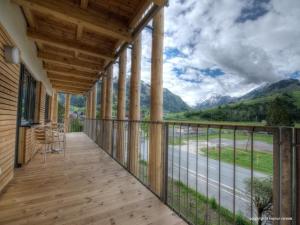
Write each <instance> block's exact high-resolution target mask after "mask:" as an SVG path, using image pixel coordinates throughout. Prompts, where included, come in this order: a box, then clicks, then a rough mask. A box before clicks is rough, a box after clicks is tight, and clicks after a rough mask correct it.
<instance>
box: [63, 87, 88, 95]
mask: <svg viewBox="0 0 300 225" xmlns="http://www.w3.org/2000/svg"><path fill="white" fill-rule="evenodd" d="M57 92H60V93H66V94H72V95H84V94H85V93H86V91H76V90H68V89H63V88H62V89H58V90H57Z"/></svg>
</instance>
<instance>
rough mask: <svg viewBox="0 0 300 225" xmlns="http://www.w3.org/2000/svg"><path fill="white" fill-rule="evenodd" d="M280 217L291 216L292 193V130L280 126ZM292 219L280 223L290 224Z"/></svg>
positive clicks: (283, 224) (282, 224)
mask: <svg viewBox="0 0 300 225" xmlns="http://www.w3.org/2000/svg"><path fill="white" fill-rule="evenodd" d="M281 141H282V148H281V217H282V218H291V217H292V193H293V191H292V190H293V189H292V187H293V185H292V184H293V182H292V174H293V172H292V171H293V166H292V165H293V164H292V156H293V130H292V128H282V130H281ZM291 224H292V221H289V220H282V221H281V223H280V225H291Z"/></svg>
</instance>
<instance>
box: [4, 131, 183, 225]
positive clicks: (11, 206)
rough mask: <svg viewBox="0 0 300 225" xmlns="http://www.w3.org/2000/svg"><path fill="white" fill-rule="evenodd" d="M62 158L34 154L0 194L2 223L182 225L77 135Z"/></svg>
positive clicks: (74, 134)
mask: <svg viewBox="0 0 300 225" xmlns="http://www.w3.org/2000/svg"><path fill="white" fill-rule="evenodd" d="M67 142H68V145H67V154H66V159H65V160H64V158H63V154H50V155H48V158H47V163H46V164H45V165H44V164H43V163H42V158H41V155H39V154H38V155H36V156H35V158H34V159H33V161H32V162H30V163H29V164H28V165H27V166H25V167H23V168H21V169H18V170H17V171H16V174H15V178H14V180H13V181H12V182H11V183H10V184H9V186H8V188H7V189H6V191H5V192H4V193H3V194H2V195H1V196H0V224H1V225H2V224H5V225H11V224H15V225H24V224H28V225H35V224H38V225H54V224H64V225H67V224H68V225H79V224H82V225H92V224H93V225H96V224H99V225H100V224H101V225H102V224H103V225H144V224H153V225H154V224H156V225H163V224H166V225H172V224H186V223H185V222H183V221H182V220H181V219H180V218H178V217H177V216H176V215H175V214H174V213H173V212H172V211H171V210H170V209H168V208H167V207H166V206H165V205H164V204H163V203H161V202H160V201H159V199H157V198H156V197H155V196H154V195H153V194H152V193H151V192H150V191H148V190H147V189H146V188H145V187H144V186H143V185H141V184H140V183H139V182H138V181H137V180H136V179H135V178H134V177H132V176H131V175H130V174H129V173H127V172H126V171H125V170H124V169H123V168H122V167H121V166H119V165H118V164H117V163H116V162H114V161H113V160H112V159H111V158H110V157H109V156H108V155H106V154H105V153H104V152H103V151H102V150H100V149H99V148H98V146H97V145H96V144H95V143H94V142H92V141H91V140H90V139H89V138H88V137H87V136H86V135H84V134H82V133H72V134H68V137H67Z"/></svg>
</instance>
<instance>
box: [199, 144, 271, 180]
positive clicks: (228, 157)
mask: <svg viewBox="0 0 300 225" xmlns="http://www.w3.org/2000/svg"><path fill="white" fill-rule="evenodd" d="M201 152H202V153H203V154H205V155H207V151H206V149H202V150H201ZM208 157H209V158H211V159H216V160H219V150H218V149H216V148H211V149H210V150H209V152H208ZM235 158H236V165H238V166H241V167H244V168H247V169H250V168H251V152H250V151H245V150H241V149H236V157H235ZM220 159H221V161H222V162H227V163H232V164H233V162H234V156H233V149H232V148H228V147H226V148H222V150H221V157H220ZM253 169H254V170H256V171H260V172H263V173H266V174H269V175H271V174H272V173H273V155H272V154H271V153H267V152H258V151H255V152H253Z"/></svg>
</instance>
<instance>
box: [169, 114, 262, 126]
mask: <svg viewBox="0 0 300 225" xmlns="http://www.w3.org/2000/svg"><path fill="white" fill-rule="evenodd" d="M180 114H181V113H180ZM165 121H166V122H182V123H192V124H215V125H232V126H260V127H263V126H265V123H258V122H229V121H209V120H191V119H176V118H173V119H172V118H166V119H165Z"/></svg>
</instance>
